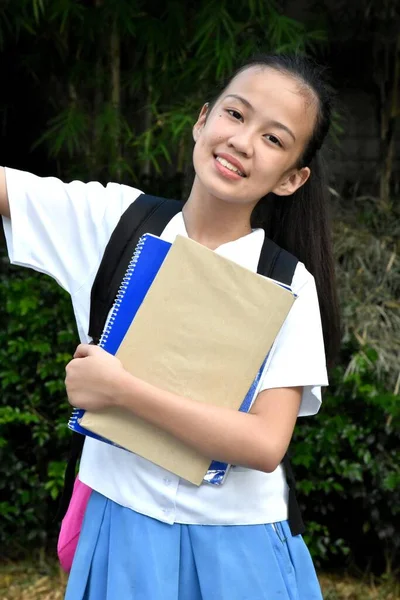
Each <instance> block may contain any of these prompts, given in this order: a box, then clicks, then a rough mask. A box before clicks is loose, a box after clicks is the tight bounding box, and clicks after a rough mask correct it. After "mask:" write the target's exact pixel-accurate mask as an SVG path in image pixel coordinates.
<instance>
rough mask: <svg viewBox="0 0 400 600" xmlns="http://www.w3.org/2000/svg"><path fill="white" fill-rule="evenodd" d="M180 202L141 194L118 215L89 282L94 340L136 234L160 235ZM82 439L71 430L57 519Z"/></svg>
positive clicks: (68, 492) (68, 497)
mask: <svg viewBox="0 0 400 600" xmlns="http://www.w3.org/2000/svg"><path fill="white" fill-rule="evenodd" d="M182 206H183V205H182V202H179V201H178V200H167V199H166V198H159V197H157V196H150V195H148V194H141V195H140V196H139V197H138V198H137V199H136V200H135V202H133V203H132V204H131V205H130V206H129V207H128V208H127V209H126V211H125V212H124V213H123V215H122V216H121V218H120V220H119V222H118V224H117V226H116V228H115V229H114V231H113V233H112V235H111V237H110V240H109V242H108V244H107V246H106V248H105V251H104V255H103V258H102V261H101V264H100V267H99V269H98V271H97V275H96V278H95V280H94V283H93V286H92V292H91V300H90V319H89V335H90V337H91V338H92V339H93V342H92V343H93V344H97V343H98V342H99V339H100V336H101V334H102V331H103V328H104V325H105V322H106V319H107V315H108V313H109V311H110V309H111V307H112V304H113V302H114V300H115V297H116V295H117V292H118V289H119V286H120V284H121V281H122V277H123V276H124V274H125V271H126V269H127V266H128V264H129V261H130V259H131V258H132V254H133V252H134V249H135V248H136V244H137V242H138V241H139V238H140V237H141V236H142V235H143V234H144V233H152V234H153V235H161V233H162V232H163V230H164V228H165V226H166V225H167V224H168V223H169V221H170V220H171V219H172V217H174V216H175V215H176V214H177V213H178V212H180V211H181V210H182ZM84 441H85V436H84V435H81V434H80V433H76V432H73V434H72V438H71V446H70V451H69V457H68V462H67V468H66V470H65V475H64V488H63V492H62V495H61V499H60V503H59V507H58V511H57V517H56V518H57V519H61V520H62V519H63V518H64V516H65V514H66V512H67V510H68V506H69V503H70V501H71V497H72V492H73V489H74V482H75V473H76V466H77V463H78V460H79V458H80V456H81V454H82V450H83V444H84Z"/></svg>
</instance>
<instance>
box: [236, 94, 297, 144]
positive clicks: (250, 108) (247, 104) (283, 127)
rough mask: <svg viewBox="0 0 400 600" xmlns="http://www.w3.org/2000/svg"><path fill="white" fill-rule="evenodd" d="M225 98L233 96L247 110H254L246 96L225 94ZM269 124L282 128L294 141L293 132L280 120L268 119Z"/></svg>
mask: <svg viewBox="0 0 400 600" xmlns="http://www.w3.org/2000/svg"><path fill="white" fill-rule="evenodd" d="M226 98H235V99H236V100H239V102H241V103H242V104H244V105H245V106H246V107H247V108H248V109H249V110H251V111H252V112H254V107H253V106H252V105H251V104H250V102H249V101H248V100H246V98H243V96H239V95H238V94H227V95H226V96H225V99H226ZM269 124H270V125H272V127H277V128H278V129H282V130H283V131H286V133H288V134H289V135H290V137H292V138H293V140H294V141H296V138H295V135H294V133H293V132H292V131H291V130H290V129H289V127H287V126H286V125H284V124H283V123H281V122H280V121H269Z"/></svg>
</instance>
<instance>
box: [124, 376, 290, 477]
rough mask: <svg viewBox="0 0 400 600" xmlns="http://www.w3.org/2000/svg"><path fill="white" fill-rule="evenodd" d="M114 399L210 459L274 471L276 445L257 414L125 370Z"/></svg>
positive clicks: (277, 451) (277, 446)
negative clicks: (170, 388)
mask: <svg viewBox="0 0 400 600" xmlns="http://www.w3.org/2000/svg"><path fill="white" fill-rule="evenodd" d="M117 389H118V392H117V397H116V401H117V403H118V404H119V405H120V406H122V407H124V408H125V409H128V410H129V411H131V412H133V413H134V414H135V415H136V416H138V417H140V418H142V419H144V420H146V421H148V422H149V423H152V424H153V425H156V426H157V427H160V428H161V429H163V430H165V431H167V432H168V433H170V434H172V435H173V436H175V437H176V438H178V439H179V440H181V441H182V442H184V443H185V444H187V445H188V446H191V447H192V448H194V449H195V450H197V451H198V452H199V453H200V454H202V455H203V456H206V457H208V458H209V459H210V460H212V459H215V460H220V461H223V462H227V463H231V464H239V465H242V466H247V467H250V468H253V469H258V470H261V471H267V472H270V471H273V470H274V469H275V468H276V466H277V465H278V464H279V462H280V460H281V457H280V456H279V448H280V445H281V444H279V443H278V440H276V435H274V431H272V430H271V428H270V427H268V425H267V424H266V423H265V420H263V419H262V418H261V417H260V416H259V415H257V414H251V413H250V414H247V413H242V412H239V411H235V410H231V409H227V408H221V407H218V406H211V405H208V404H203V403H200V402H197V401H194V400H191V399H189V398H183V397H181V396H178V395H176V394H172V393H170V392H166V391H164V390H161V389H159V388H157V387H155V386H152V385H150V384H148V383H146V382H144V381H142V380H140V379H137V378H135V377H133V376H132V375H130V374H128V373H126V372H124V374H123V375H122V377H121V381H120V382H119V383H118V386H117Z"/></svg>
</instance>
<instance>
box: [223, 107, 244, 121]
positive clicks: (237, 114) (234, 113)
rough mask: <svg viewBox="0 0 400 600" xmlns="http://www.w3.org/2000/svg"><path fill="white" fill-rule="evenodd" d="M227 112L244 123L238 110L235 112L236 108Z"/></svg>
mask: <svg viewBox="0 0 400 600" xmlns="http://www.w3.org/2000/svg"><path fill="white" fill-rule="evenodd" d="M226 112H227V113H228V114H229V115H231V117H233V118H234V119H236V120H237V121H243V117H242V115H241V114H240V112H239V111H238V110H235V109H234V108H228V109H227V111H226Z"/></svg>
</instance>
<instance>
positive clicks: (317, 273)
mask: <svg viewBox="0 0 400 600" xmlns="http://www.w3.org/2000/svg"><path fill="white" fill-rule="evenodd" d="M253 66H261V67H269V68H272V69H274V70H276V71H279V72H281V73H284V74H287V75H290V76H291V77H293V78H295V79H297V80H298V81H299V84H300V85H301V86H302V87H304V88H305V89H306V90H307V89H308V90H309V91H311V92H312V93H313V94H314V95H315V97H316V98H317V100H318V112H317V118H316V121H315V125H314V130H313V133H312V135H311V137H310V139H309V140H308V143H307V145H306V147H305V148H304V152H303V153H302V155H301V156H300V158H299V160H298V162H297V164H296V165H295V166H296V167H297V168H298V169H301V168H302V167H307V166H309V167H310V170H311V175H310V177H309V178H308V180H307V181H306V183H305V184H304V185H302V186H301V187H300V188H299V189H298V190H297V191H296V192H294V194H292V195H290V196H284V197H282V196H277V195H275V194H274V193H272V192H271V193H270V194H268V195H267V196H265V197H264V198H262V199H261V200H260V202H259V203H258V204H257V206H256V207H255V209H254V211H253V214H252V217H251V224H252V227H262V228H263V229H264V230H265V233H266V235H267V236H268V237H269V238H270V239H272V240H273V241H274V242H276V243H277V244H278V245H279V246H281V248H284V249H285V250H288V251H289V252H291V253H292V254H293V255H294V256H296V257H297V258H298V259H299V260H300V261H301V262H303V263H304V265H305V266H306V268H307V269H308V270H309V271H310V273H311V274H312V275H313V276H314V278H315V283H316V287H317V292H318V299H319V305H320V311H321V320H322V328H323V332H324V342H325V352H326V356H327V362H328V365H332V364H333V363H334V360H335V358H336V356H337V353H338V350H339V345H340V338H341V336H340V317H339V306H338V300H337V291H336V283H335V265H334V257H333V250H332V241H331V226H330V218H329V210H328V200H329V192H328V186H327V183H326V178H325V173H324V169H323V165H322V161H321V157H320V156H319V150H320V149H321V146H322V144H323V142H324V140H325V138H326V135H327V133H328V130H329V127H330V123H331V115H332V105H333V97H334V93H333V90H332V88H331V87H330V85H328V83H327V82H326V81H325V76H324V69H323V68H322V67H320V66H319V65H317V64H315V63H314V62H313V61H311V60H310V59H307V58H305V57H304V56H301V55H286V54H277V55H268V54H267V55H264V54H263V55H258V56H255V57H253V58H251V59H249V60H248V61H246V62H245V63H244V64H242V65H241V66H240V68H239V69H238V70H237V71H235V73H233V75H232V76H231V77H230V78H229V80H228V81H227V82H226V83H225V85H224V87H223V90H225V89H226V88H227V86H228V85H229V84H230V82H231V81H232V80H233V79H234V78H235V77H236V76H237V75H238V74H239V73H241V72H242V71H245V70H246V69H248V68H250V67H253ZM221 93H222V92H221ZM219 96H220V94H218V96H217V97H216V98H215V99H214V100H213V101H212V102H210V105H209V109H208V110H209V112H210V111H211V109H212V107H213V105H214V104H215V102H216V100H217V99H218V98H219Z"/></svg>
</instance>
